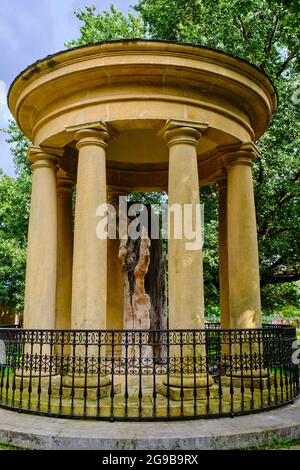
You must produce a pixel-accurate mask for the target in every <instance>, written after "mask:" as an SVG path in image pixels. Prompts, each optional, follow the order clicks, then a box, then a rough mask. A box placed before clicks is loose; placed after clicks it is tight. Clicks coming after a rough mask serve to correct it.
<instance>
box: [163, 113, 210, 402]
mask: <svg viewBox="0 0 300 470" xmlns="http://www.w3.org/2000/svg"><path fill="white" fill-rule="evenodd" d="M206 128H207V124H202V123H196V122H189V121H168V122H167V123H166V125H165V127H164V128H163V130H162V131H161V133H160V135H162V136H163V137H164V138H165V139H166V141H167V144H168V147H169V188H168V193H169V212H170V219H169V242H168V245H169V246H168V269H169V281H168V282H169V329H179V330H183V329H198V328H203V327H204V289H203V260H202V243H201V239H200V235H201V225H202V223H201V220H200V221H199V225H197V224H196V208H197V207H198V210H199V211H200V206H199V204H200V196H199V177H198V164H197V145H198V141H199V138H200V136H201V133H202V131H204V130H205V129H206ZM176 205H177V210H178V214H180V212H181V213H182V222H181V223H180V224H179V226H178V227H177V229H181V230H180V231H181V233H177V234H176V232H174V228H175V224H174V218H173V217H172V214H171V213H172V207H174V206H176ZM188 208H192V223H191V220H189V221H188V220H185V217H184V216H185V215H186V211H187V210H188ZM189 225H190V227H189ZM187 229H192V231H194V232H196V231H197V233H198V238H199V244H198V246H196V245H195V244H194V242H195V240H196V237H194V239H190V238H189V236H188V233H187ZM191 243H192V244H194V247H193V248H194V249H192V246H191V245H190V244H191ZM195 248H196V249H195ZM204 339H205V337H204V335H200V336H197V335H195V336H194V335H193V333H188V334H185V333H180V332H178V333H177V332H176V333H170V337H169V346H168V350H169V353H168V356H169V359H170V368H171V369H170V370H171V373H170V375H168V376H167V377H166V378H165V379H164V380H163V384H162V385H161V386H160V387H159V392H160V393H161V394H163V395H168V396H170V398H171V399H173V400H181V398H182V393H183V399H191V397H193V393H194V387H195V388H196V395H197V397H198V398H200V399H201V398H204V397H205V393H206V389H207V387H208V386H210V385H212V383H213V381H212V379H211V377H210V376H209V375H208V373H207V374H206V371H208V369H207V368H206V360H205V357H206V356H205V342H204ZM196 357H197V358H198V360H197V361H195V358H196ZM201 361H202V362H201ZM200 362H201V365H200V366H199V364H200ZM182 389H183V391H182Z"/></svg>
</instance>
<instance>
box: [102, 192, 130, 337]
mask: <svg viewBox="0 0 300 470" xmlns="http://www.w3.org/2000/svg"><path fill="white" fill-rule="evenodd" d="M126 194H127V193H124V192H123V191H122V190H121V189H120V190H118V189H115V188H111V187H109V188H108V189H107V200H108V203H109V204H111V205H112V206H114V208H115V210H116V214H117V216H118V213H119V196H125V195H126ZM115 229H116V235H117V238H116V239H110V238H108V240H107V329H108V330H122V329H123V308H124V307H123V298H124V295H123V280H122V271H121V267H120V263H119V257H118V255H119V248H120V240H119V236H118V227H116V228H115Z"/></svg>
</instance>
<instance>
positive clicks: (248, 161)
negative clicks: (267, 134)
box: [219, 142, 260, 168]
mask: <svg viewBox="0 0 300 470" xmlns="http://www.w3.org/2000/svg"><path fill="white" fill-rule="evenodd" d="M219 154H220V156H221V158H222V161H223V164H224V166H225V168H229V167H230V166H232V165H248V166H252V164H253V161H254V160H255V159H256V158H257V157H259V156H260V152H259V150H258V148H257V147H256V145H255V144H254V143H253V142H244V143H242V144H238V145H232V146H228V147H219Z"/></svg>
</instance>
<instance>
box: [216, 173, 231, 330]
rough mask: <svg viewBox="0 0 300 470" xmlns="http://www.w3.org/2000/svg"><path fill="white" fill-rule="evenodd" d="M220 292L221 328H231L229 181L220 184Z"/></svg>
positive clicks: (222, 181)
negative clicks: (228, 225)
mask: <svg viewBox="0 0 300 470" xmlns="http://www.w3.org/2000/svg"><path fill="white" fill-rule="evenodd" d="M218 186H219V230H218V231H219V291H220V307H221V328H230V319H229V281H228V248H227V243H228V241H227V181H226V179H223V180H221V181H220V182H219V184H218Z"/></svg>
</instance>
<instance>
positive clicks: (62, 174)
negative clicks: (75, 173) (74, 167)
mask: <svg viewBox="0 0 300 470" xmlns="http://www.w3.org/2000/svg"><path fill="white" fill-rule="evenodd" d="M56 183H57V189H58V190H59V191H67V192H69V191H70V192H71V191H72V189H73V186H74V184H75V180H74V178H73V177H72V175H70V174H69V173H68V172H67V171H64V170H62V169H61V168H59V169H58V172H57V176H56Z"/></svg>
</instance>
